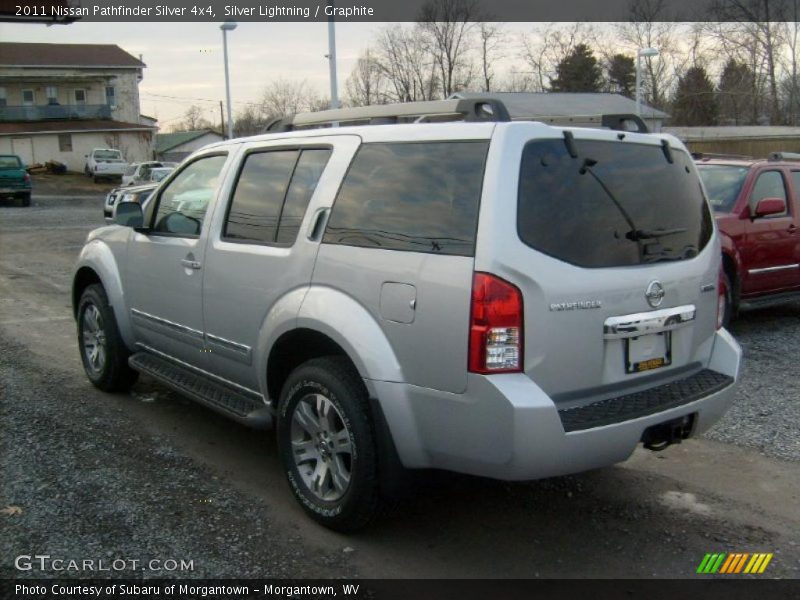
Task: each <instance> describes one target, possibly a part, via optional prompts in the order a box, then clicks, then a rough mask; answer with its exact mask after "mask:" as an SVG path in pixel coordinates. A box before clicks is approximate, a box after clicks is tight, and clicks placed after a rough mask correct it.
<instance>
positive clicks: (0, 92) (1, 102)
mask: <svg viewBox="0 0 800 600" xmlns="http://www.w3.org/2000/svg"><path fill="white" fill-rule="evenodd" d="M7 105H8V101H7V96H6V88H4V87H0V106H7Z"/></svg>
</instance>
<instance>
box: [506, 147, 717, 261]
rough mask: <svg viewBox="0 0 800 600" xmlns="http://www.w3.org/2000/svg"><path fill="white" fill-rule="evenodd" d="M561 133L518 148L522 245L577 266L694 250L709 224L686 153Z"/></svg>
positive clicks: (666, 257)
mask: <svg viewBox="0 0 800 600" xmlns="http://www.w3.org/2000/svg"><path fill="white" fill-rule="evenodd" d="M575 148H576V149H577V153H578V157H577V158H572V156H570V154H569V152H568V151H567V147H566V144H565V142H564V140H563V139H560V138H559V139H553V140H537V141H531V142H528V144H527V145H526V146H525V148H524V150H523V153H522V166H521V172H520V183H519V199H518V211H517V229H518V232H519V237H520V239H521V240H522V241H523V242H524V243H525V244H527V245H528V246H530V247H532V248H534V249H536V250H539V251H541V252H544V253H545V254H548V255H550V256H553V257H555V258H558V259H560V260H563V261H566V262H569V263H572V264H574V265H578V266H581V267H619V266H629V265H639V264H645V263H654V262H660V261H674V260H683V259H688V258H692V257H694V256H696V255H697V254H698V253H699V252H700V251H701V250H702V249H703V248H704V247H705V245H706V243H708V240H709V239H710V237H711V232H712V230H713V224H712V219H711V214H710V211H709V209H708V205H707V204H706V201H705V198H704V197H703V193H702V189H701V186H700V181H699V180H698V178H697V176H696V175H695V173H694V170H693V169H692V168H691V162H692V161H691V158H690V157H689V155H688V154H686V153H685V152H683V151H679V150H675V149H672V151H671V155H672V157H673V160H674V162H673V163H669V162H668V160H667V157H666V156H665V153H664V151H663V150H662V148H661V147H660V146H650V145H645V144H634V143H628V142H608V141H596V140H580V139H578V140H575Z"/></svg>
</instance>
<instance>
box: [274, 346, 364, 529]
mask: <svg viewBox="0 0 800 600" xmlns="http://www.w3.org/2000/svg"><path fill="white" fill-rule="evenodd" d="M277 439H278V450H279V453H280V457H281V461H282V463H283V468H284V471H285V472H286V478H287V479H288V481H289V487H290V488H291V490H292V493H293V494H294V495H295V498H296V499H297V500H298V502H299V503H300V505H301V506H302V507H303V509H304V510H305V511H306V512H307V513H308V514H309V515H310V516H311V518H312V519H314V520H315V521H317V522H318V523H320V524H322V525H324V526H325V527H327V528H329V529H333V530H335V531H340V532H348V531H355V530H357V529H360V528H362V527H364V526H365V525H367V524H368V523H369V522H370V520H372V518H373V517H374V516H375V514H376V513H377V511H378V504H379V485H378V456H377V449H376V440H375V427H374V424H373V422H372V418H371V416H370V411H369V401H368V398H367V390H366V388H365V387H364V383H363V381H361V378H360V377H359V375H358V373H357V372H356V371H355V369H353V367H352V365H351V364H350V362H349V361H348V360H347V359H346V358H344V357H339V356H330V357H324V358H316V359H313V360H310V361H308V362H306V363H303V364H302V365H300V366H299V367H298V368H297V369H295V370H294V371H293V372H292V373H291V375H289V378H288V379H287V380H286V383H285V384H284V386H283V390H282V392H281V396H280V403H279V405H278V422H277Z"/></svg>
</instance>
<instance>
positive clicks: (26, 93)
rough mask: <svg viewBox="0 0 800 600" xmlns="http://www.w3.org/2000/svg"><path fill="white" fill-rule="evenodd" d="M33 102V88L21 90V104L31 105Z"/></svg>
mask: <svg viewBox="0 0 800 600" xmlns="http://www.w3.org/2000/svg"><path fill="white" fill-rule="evenodd" d="M33 104H34V96H33V90H22V105H23V106H33Z"/></svg>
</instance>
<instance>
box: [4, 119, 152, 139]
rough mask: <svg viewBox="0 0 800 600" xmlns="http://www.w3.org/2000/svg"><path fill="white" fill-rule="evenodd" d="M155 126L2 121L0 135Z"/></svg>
mask: <svg viewBox="0 0 800 600" xmlns="http://www.w3.org/2000/svg"><path fill="white" fill-rule="evenodd" d="M154 129H155V127H150V126H148V125H142V124H140V123H126V122H124V121H110V120H106V119H66V120H63V121H62V120H52V121H50V120H48V121H32V122H25V123H21V122H16V123H0V136H3V135H22V134H31V135H38V134H46V133H82V132H89V131H153V130H154Z"/></svg>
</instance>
